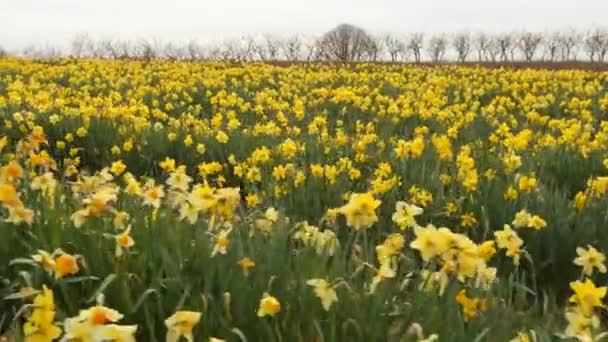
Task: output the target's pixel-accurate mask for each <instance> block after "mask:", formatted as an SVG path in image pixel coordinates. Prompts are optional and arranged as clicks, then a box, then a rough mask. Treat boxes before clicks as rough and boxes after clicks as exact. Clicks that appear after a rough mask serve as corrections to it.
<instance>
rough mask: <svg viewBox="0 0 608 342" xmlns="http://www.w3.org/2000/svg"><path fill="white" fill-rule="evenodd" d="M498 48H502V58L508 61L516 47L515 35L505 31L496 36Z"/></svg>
mask: <svg viewBox="0 0 608 342" xmlns="http://www.w3.org/2000/svg"><path fill="white" fill-rule="evenodd" d="M494 39H495V41H496V44H497V47H498V49H499V50H500V60H501V61H503V62H506V61H508V60H509V56H511V54H512V51H513V48H514V39H513V35H511V34H510V33H503V34H500V35H498V36H497V37H496V38H494Z"/></svg>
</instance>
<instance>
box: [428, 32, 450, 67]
mask: <svg viewBox="0 0 608 342" xmlns="http://www.w3.org/2000/svg"><path fill="white" fill-rule="evenodd" d="M447 47H448V41H447V39H446V38H445V36H443V35H436V36H433V37H431V39H430V40H429V45H428V47H427V52H428V54H429V57H430V58H431V61H432V62H433V63H438V62H440V61H442V60H443V56H444V55H445V51H446V50H447Z"/></svg>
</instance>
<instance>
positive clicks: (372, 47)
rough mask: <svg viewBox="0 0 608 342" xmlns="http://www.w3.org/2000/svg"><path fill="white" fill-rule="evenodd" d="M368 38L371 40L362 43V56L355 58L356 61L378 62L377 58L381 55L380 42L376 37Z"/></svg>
mask: <svg viewBox="0 0 608 342" xmlns="http://www.w3.org/2000/svg"><path fill="white" fill-rule="evenodd" d="M370 38H371V39H369V40H368V41H366V42H364V45H363V54H362V55H361V56H360V57H359V58H357V60H369V61H372V62H376V61H378V58H379V56H380V55H381V54H382V42H381V41H380V39H378V38H376V37H370Z"/></svg>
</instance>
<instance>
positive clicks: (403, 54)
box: [0, 24, 608, 63]
mask: <svg viewBox="0 0 608 342" xmlns="http://www.w3.org/2000/svg"><path fill="white" fill-rule="evenodd" d="M16 54H18V55H21V56H24V57H30V58H53V57H60V56H66V55H67V56H71V57H74V58H85V57H93V58H107V59H126V58H138V59H160V58H163V59H169V60H234V61H308V62H312V61H339V62H363V61H370V62H379V61H390V62H418V63H419V62H423V61H428V62H434V63H441V62H454V61H456V62H513V61H526V62H532V61H547V62H558V61H577V60H585V61H591V62H600V63H603V62H606V61H607V60H608V29H606V28H600V27H596V28H592V29H590V30H588V31H586V32H581V31H576V30H574V29H570V30H564V31H555V32H552V33H538V32H528V31H522V32H503V33H494V34H491V33H484V32H479V33H469V32H458V33H452V34H441V33H440V34H424V33H422V32H417V33H410V34H407V35H395V34H384V35H373V34H370V33H368V32H367V31H365V30H364V29H362V28H360V27H357V26H354V25H350V24H340V25H338V26H336V27H335V28H333V29H332V30H330V31H328V32H326V33H325V34H323V35H321V36H319V37H312V36H305V35H293V36H290V37H277V36H273V35H259V36H254V35H250V36H244V37H241V38H238V39H228V40H224V41H221V42H213V43H199V42H198V41H197V40H190V41H187V42H183V43H176V42H162V41H160V40H157V39H140V40H136V41H132V40H112V39H99V40H96V39H94V38H93V37H92V36H90V35H89V34H87V33H79V34H77V35H76V36H75V37H74V39H73V40H72V41H71V42H70V46H69V48H68V49H67V50H65V49H64V50H61V49H58V48H57V47H54V46H50V45H47V46H42V47H38V46H29V47H27V48H25V49H23V50H22V51H20V52H18V53H16ZM5 55H8V53H7V52H6V50H3V49H2V48H1V47H0V56H5Z"/></svg>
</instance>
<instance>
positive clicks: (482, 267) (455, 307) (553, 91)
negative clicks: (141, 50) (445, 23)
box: [0, 58, 608, 342]
mask: <svg viewBox="0 0 608 342" xmlns="http://www.w3.org/2000/svg"><path fill="white" fill-rule="evenodd" d="M0 125H1V128H0V148H1V160H0V204H1V212H0V216H1V220H2V222H1V223H0V336H4V339H3V338H2V337H0V340H2V341H22V340H25V341H54V340H57V341H59V340H60V341H82V342H84V341H135V340H137V341H169V342H172V341H178V340H180V339H181V340H188V341H216V342H217V341H222V340H226V341H285V342H286V341H521V342H523V341H557V340H562V339H566V340H568V339H570V340H577V339H578V340H581V341H599V340H601V339H602V337H604V333H605V332H606V331H608V324H607V323H606V322H607V319H606V317H608V314H606V312H607V311H606V310H604V307H603V303H604V300H605V299H608V298H605V297H606V287H605V286H606V285H607V283H608V277H606V261H605V255H604V253H606V252H608V211H607V208H608V199H607V198H606V197H608V195H607V194H606V192H607V191H608V73H606V72H604V73H601V72H593V71H575V70H559V71H557V70H556V71H549V70H513V69H505V68H499V69H486V68H479V67H457V66H434V67H433V66H411V65H410V66H407V65H392V64H353V65H331V64H293V65H290V66H273V65H268V64H262V63H244V64H237V63H228V62H204V63H201V62H196V63H194V62H169V61H160V60H159V61H127V60H123V61H104V60H69V59H60V60H55V61H33V60H23V59H13V58H5V59H0Z"/></svg>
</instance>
